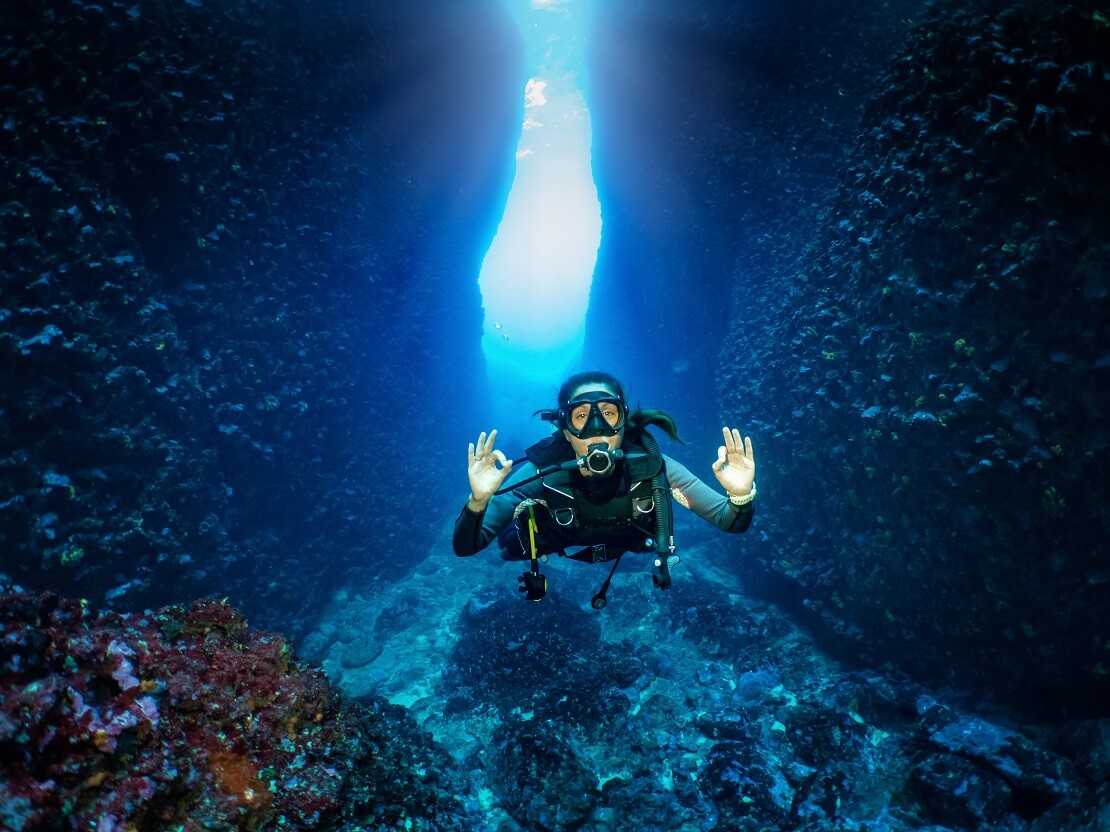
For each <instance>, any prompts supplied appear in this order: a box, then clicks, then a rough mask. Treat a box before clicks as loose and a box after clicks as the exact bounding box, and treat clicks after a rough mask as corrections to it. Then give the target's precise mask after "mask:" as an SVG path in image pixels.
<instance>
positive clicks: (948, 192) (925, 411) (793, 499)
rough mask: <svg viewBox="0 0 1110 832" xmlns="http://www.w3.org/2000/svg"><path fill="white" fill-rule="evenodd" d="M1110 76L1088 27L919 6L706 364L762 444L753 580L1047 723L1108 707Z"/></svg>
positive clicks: (1099, 27) (876, 657)
mask: <svg viewBox="0 0 1110 832" xmlns="http://www.w3.org/2000/svg"><path fill="white" fill-rule="evenodd" d="M1108 55H1110V25H1108V22H1107V19H1106V17H1105V14H1104V13H1100V12H1098V11H1097V9H1096V7H1095V6H1094V5H1090V4H1080V3H1067V4H1051V3H1034V4H1025V5H1020V6H1019V5H1015V6H1013V7H1006V6H1005V4H990V5H977V4H966V3H965V4H944V5H934V6H932V7H931V8H930V9H929V13H928V15H927V16H926V17H925V18H924V19H922V20H921V22H920V24H919V25H917V26H916V27H915V28H914V29H913V31H912V33H911V34H910V36H909V37H908V39H907V41H906V44H905V47H904V50H903V52H902V54H901V55H900V57H899V58H898V59H897V60H895V61H894V62H893V63H892V64H891V65H890V67H889V71H888V72H887V74H886V76H885V77H884V78H883V79H882V82H881V84H880V85H879V86H878V88H877V91H876V93H875V94H874V96H873V97H872V98H871V100H870V102H869V103H868V105H867V108H866V112H865V114H864V117H863V120H862V124H861V127H860V132H859V136H858V139H857V140H856V141H855V143H854V147H853V148H852V150H851V153H850V155H849V160H848V163H847V165H846V166H845V168H844V169H843V170H842V173H841V183H840V187H839V191H838V193H837V194H836V196H835V198H834V199H833V200H832V202H831V205H830V207H829V210H828V211H827V213H826V214H825V216H824V218H823V220H822V222H821V224H820V228H819V231H818V233H817V234H816V236H815V238H814V240H813V243H812V245H810V246H808V247H805V248H804V249H802V248H800V249H799V251H800V252H801V253H800V255H799V256H798V257H797V258H796V260H795V261H794V262H793V263H788V264H786V265H783V266H781V267H780V268H779V270H778V272H777V273H776V274H775V275H774V276H773V279H772V280H771V281H770V282H769V283H768V285H767V287H766V290H765V291H763V292H761V293H759V294H758V295H757V296H755V297H750V296H746V297H745V303H744V304H743V305H742V307H738V309H741V310H750V309H753V308H754V309H755V310H757V311H756V313H755V315H754V316H753V315H751V314H739V313H738V314H736V315H735V317H734V321H733V325H732V330H731V334H730V336H729V339H728V342H727V343H726V347H725V349H724V351H723V352H722V358H721V380H720V384H719V390H720V401H721V407H722V410H723V412H724V414H725V417H726V419H730V418H731V419H735V420H736V421H739V422H741V423H743V424H752V425H755V429H754V432H755V434H756V436H757V437H758V442H759V447H760V454H759V460H760V474H759V476H758V481H759V488H760V505H761V511H760V514H759V517H758V519H757V522H756V526H755V528H754V529H753V531H752V535H754V536H755V537H756V541H757V542H756V543H755V544H754V545H752V542H751V541H748V542H747V545H746V546H745V548H744V551H743V552H742V553H740V554H741V555H742V557H740V558H739V559H738V562H739V564H740V569H741V571H742V572H743V574H744V575H745V577H746V578H748V579H749V581H750V583H751V585H752V586H753V587H758V588H760V589H761V590H762V591H765V592H767V593H769V594H770V595H772V596H774V597H777V598H778V599H779V600H782V601H785V602H787V603H790V604H791V605H793V606H794V607H795V608H796V609H798V610H799V611H802V612H803V613H804V614H805V615H806V616H807V617H808V619H809V620H810V621H811V622H812V623H813V624H814V625H815V626H816V627H817V628H818V629H819V630H820V631H822V632H824V633H825V634H826V636H828V639H829V643H830V644H835V645H838V646H840V647H843V648H846V649H847V650H848V651H849V652H851V653H852V654H854V655H855V656H863V657H864V658H865V659H866V660H869V661H880V662H881V661H890V662H892V663H893V664H895V665H896V666H899V667H902V668H903V669H907V670H910V671H912V672H913V673H916V674H918V675H919V676H923V677H926V678H928V679H929V681H931V682H932V683H934V684H952V685H954V686H957V687H970V688H976V689H978V690H981V691H986V692H988V693H991V694H993V695H994V696H995V697H997V698H999V699H1002V700H1007V701H1009V702H1010V703H1012V704H1018V705H1022V706H1027V707H1029V708H1035V709H1038V710H1041V711H1042V712H1047V713H1050V714H1057V713H1059V712H1060V710H1062V709H1067V708H1071V709H1074V710H1081V711H1094V712H1099V713H1105V708H1106V703H1107V702H1108V701H1110V696H1108V693H1110V685H1108V677H1110V661H1108V660H1110V632H1108V630H1107V618H1106V614H1105V613H1106V609H1107V608H1108V607H1110V552H1108V543H1107V538H1106V529H1107V528H1108V525H1110V524H1108V519H1110V518H1108V516H1107V512H1108V509H1107V496H1108V495H1107V483H1108V482H1110V476H1108V471H1107V440H1108V426H1107V415H1108V413H1110V384H1108V381H1110V379H1108V374H1110V354H1108V352H1107V348H1108V343H1110V342H1108V339H1107V335H1108V332H1107V328H1108V325H1110V317H1108V315H1107V312H1108V309H1107V304H1108V301H1110V204H1108V202H1110V197H1108V194H1110V168H1108V167H1107V165H1106V161H1105V160H1106V158H1107V153H1108V151H1110V75H1108V73H1110V66H1108V64H1107V62H1106V58H1107V56H1108ZM784 262H785V260H784ZM737 280H738V282H739V281H741V280H742V275H741V274H738V275H737ZM738 291H740V290H738ZM753 321H754V323H755V324H756V325H755V326H753V325H752V324H753Z"/></svg>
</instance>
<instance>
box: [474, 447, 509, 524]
mask: <svg viewBox="0 0 1110 832" xmlns="http://www.w3.org/2000/svg"><path fill="white" fill-rule="evenodd" d="M496 438H497V431H496V430H491V431H490V433H489V436H488V437H487V436H486V433H485V431H482V432H481V433H480V434H478V444H477V445H475V444H474V443H473V442H471V443H470V445H469V446H467V453H466V458H467V474H468V475H469V476H470V499H469V500H468V501H467V506H468V507H469V508H470V509H471V511H484V510H485V507H486V504H487V503H488V502H489V501H490V498H492V497H493V495H494V494H495V493H496V492H497V490H498V489H499V488H500V487H501V483H503V482H504V481H505V477H507V476H509V472H510V471H512V470H513V461H512V460H511V459H505V454H503V453H502V452H501V451H495V450H494V449H493V442H494V440H495V439H496ZM498 463H500V464H501V467H500V468H499V467H498Z"/></svg>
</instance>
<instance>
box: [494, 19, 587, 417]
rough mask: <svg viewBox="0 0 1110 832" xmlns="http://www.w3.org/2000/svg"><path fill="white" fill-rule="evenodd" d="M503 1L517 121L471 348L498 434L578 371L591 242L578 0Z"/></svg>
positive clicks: (546, 400) (582, 36)
mask: <svg viewBox="0 0 1110 832" xmlns="http://www.w3.org/2000/svg"><path fill="white" fill-rule="evenodd" d="M507 2H508V4H509V8H510V11H511V12H512V14H513V16H514V18H515V19H516V21H517V25H518V27H519V29H520V32H521V36H522V38H523V42H524V50H525V59H526V68H527V71H528V80H527V83H526V85H525V88H524V89H523V90H522V91H521V92H522V94H523V95H524V123H523V124H522V126H521V133H520V142H519V144H518V146H517V151H516V175H515V177H514V179H513V185H512V189H511V190H510V192H509V197H508V200H507V202H506V204H505V213H504V215H503V216H502V218H501V223H500V225H499V226H498V228H497V234H496V236H495V237H494V239H493V243H492V244H491V245H490V249H489V251H488V252H487V253H486V257H485V260H484V262H483V263H482V271H481V274H480V276H479V279H478V283H479V287H480V289H481V292H482V301H483V306H484V309H485V324H484V329H483V335H482V346H483V350H484V352H485V356H486V363H487V367H488V371H489V376H490V381H491V387H492V389H493V390H494V396H495V400H494V405H495V415H496V416H497V417H498V418H499V419H503V421H502V424H503V426H504V427H508V426H509V424H510V423H512V422H514V421H517V420H518V417H521V416H526V415H527V414H530V413H531V412H532V411H533V410H535V409H536V408H538V407H541V406H543V405H546V404H548V403H549V402H551V400H552V398H553V388H554V387H555V386H556V385H557V384H558V383H559V382H560V381H561V380H562V378H563V377H564V376H566V375H567V374H568V373H570V372H573V371H574V370H576V369H577V368H578V367H579V364H580V361H581V357H582V344H583V338H584V327H585V317H586V306H587V304H588V302H589V296H590V284H591V282H592V280H593V271H594V265H595V264H596V261H597V249H598V245H599V244H600V242H601V206H600V205H599V204H598V201H597V187H596V186H595V184H594V180H593V171H592V168H591V163H590V116H589V111H588V110H587V108H586V99H585V95H584V94H583V91H582V77H583V70H582V67H583V64H584V52H585V42H586V38H587V32H586V23H587V18H588V9H587V1H586V0H507ZM517 428H518V429H521V427H520V424H519V422H518V423H517ZM528 430H530V431H531V432H536V431H542V432H546V430H547V429H546V428H538V427H536V426H535V425H533V426H532V427H531V428H528Z"/></svg>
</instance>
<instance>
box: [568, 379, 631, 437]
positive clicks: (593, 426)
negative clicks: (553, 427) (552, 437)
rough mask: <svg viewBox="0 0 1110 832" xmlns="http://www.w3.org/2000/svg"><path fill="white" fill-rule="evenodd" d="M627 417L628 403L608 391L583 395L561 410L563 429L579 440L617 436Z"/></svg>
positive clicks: (622, 428) (597, 391)
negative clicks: (626, 404) (626, 405)
mask: <svg viewBox="0 0 1110 832" xmlns="http://www.w3.org/2000/svg"><path fill="white" fill-rule="evenodd" d="M627 416H628V408H626V407H625V404H624V400H623V399H621V398H620V397H619V396H614V395H613V394H612V393H609V392H607V391H604V390H596V391H591V392H588V393H582V394H580V395H578V396H575V397H574V398H573V399H571V400H570V401H569V402H567V403H566V404H565V405H563V406H562V407H561V408H560V409H559V418H560V422H561V423H562V426H563V427H564V428H565V429H566V430H567V431H568V432H569V433H570V434H571V435H572V436H575V437H577V438H579V439H592V438H594V437H597V436H616V435H617V434H618V433H620V432H621V431H622V430H624V424H625V420H626V419H627Z"/></svg>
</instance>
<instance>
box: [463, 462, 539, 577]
mask: <svg viewBox="0 0 1110 832" xmlns="http://www.w3.org/2000/svg"><path fill="white" fill-rule="evenodd" d="M535 473H536V466H534V465H533V464H532V463H530V462H527V463H525V464H524V465H521V466H520V468H516V469H514V470H513V473H512V474H511V475H510V477H509V480H508V482H507V483H506V485H511V484H512V482H513V481H514V480H515V481H518V482H519V481H520V480H524V479H527V478H528V477H530V476H532V475H533V474H535ZM536 485H540V481H539V480H536V481H535V482H534V483H529V485H525V486H523V487H522V488H521V489H520V490H519V491H510V492H509V493H507V494H499V495H497V496H495V497H494V498H493V499H491V500H490V501H489V504H488V505H487V506H486V510H485V511H483V512H480V513H475V512H473V511H471V510H470V509H469V508H467V506H466V503H465V502H464V503H463V508H462V511H461V512H459V516H458V517H457V518H456V519H455V531H454V534H453V535H452V536H451V548H453V549H454V550H455V554H456V555H458V556H459V557H461V558H465V557H469V556H470V555H473V554H476V553H478V552H480V551H482V550H483V549H485V548H486V547H487V546H489V544H490V543H491V542H492V541H493V540H494V539H495V538H496V537H497V535H499V534H500V533H501V532H502V530H503V529H504V528H505V527H506V526H508V525H509V524H510V523H511V522H512V521H513V511H514V510H515V509H516V506H517V503H519V502H520V501H521V499H522V498H523V497H526V496H530V495H529V494H527V493H522V492H529V491H530V490H532V489H530V488H529V486H533V487H534V486H536ZM540 487H542V486H540Z"/></svg>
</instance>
